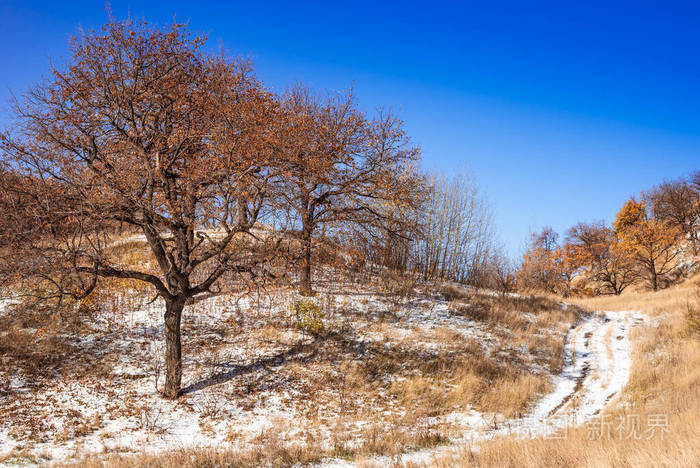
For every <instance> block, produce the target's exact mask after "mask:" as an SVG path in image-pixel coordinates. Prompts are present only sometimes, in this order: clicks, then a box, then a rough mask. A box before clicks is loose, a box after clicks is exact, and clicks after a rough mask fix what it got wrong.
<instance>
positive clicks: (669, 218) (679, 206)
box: [645, 175, 700, 255]
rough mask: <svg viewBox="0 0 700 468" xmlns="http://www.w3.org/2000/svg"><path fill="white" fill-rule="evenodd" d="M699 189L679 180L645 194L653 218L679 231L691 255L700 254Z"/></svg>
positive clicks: (659, 186) (664, 184)
mask: <svg viewBox="0 0 700 468" xmlns="http://www.w3.org/2000/svg"><path fill="white" fill-rule="evenodd" d="M696 177H697V175H696ZM698 180H699V181H700V178H698ZM699 188H700V187H697V186H695V185H693V183H692V181H690V180H686V179H679V180H674V181H671V182H664V183H662V184H660V185H657V186H656V187H654V188H653V189H651V190H650V191H648V192H647V193H645V198H646V199H647V200H648V204H649V206H650V207H651V211H652V214H653V216H654V218H656V219H658V220H659V221H662V222H666V223H669V224H671V225H673V226H675V227H676V228H677V229H679V230H680V231H681V232H682V233H683V235H684V236H685V239H686V240H687V242H688V244H689V246H690V250H691V252H692V253H693V255H698V254H699V253H700V190H699Z"/></svg>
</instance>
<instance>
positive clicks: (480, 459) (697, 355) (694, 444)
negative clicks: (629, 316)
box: [431, 281, 700, 467]
mask: <svg viewBox="0 0 700 468" xmlns="http://www.w3.org/2000/svg"><path fill="white" fill-rule="evenodd" d="M696 300H697V295H696V286H695V284H694V282H693V281H688V282H686V283H684V284H682V285H679V286H676V287H673V288H669V289H667V290H663V291H659V292H655V293H652V292H646V293H639V292H633V293H629V294H625V295H623V296H620V297H599V298H591V299H581V300H578V301H577V302H578V303H579V304H580V305H582V306H585V307H588V308H591V309H596V310H641V311H643V312H644V313H645V314H647V315H648V316H649V317H651V318H652V319H653V321H652V323H651V324H649V325H646V326H643V327H637V328H635V330H634V331H633V333H632V340H633V341H632V343H633V351H632V353H633V356H632V357H633V367H632V370H631V376H630V381H629V384H628V385H627V387H626V389H625V391H624V392H623V396H622V398H621V401H620V402H618V404H617V405H614V406H613V407H611V408H610V409H609V410H608V411H607V412H606V413H604V414H603V416H602V418H603V419H600V420H597V421H595V422H594V423H592V424H588V425H584V426H581V427H578V428H575V429H569V430H568V431H566V432H565V433H563V434H560V435H561V436H562V438H561V439H553V438H537V439H533V440H523V441H515V440H512V439H501V440H496V441H491V442H485V443H483V444H482V445H481V446H480V447H479V449H478V450H470V449H465V450H463V451H462V452H460V453H459V454H457V455H456V456H449V457H444V458H442V459H440V460H436V461H435V462H433V463H431V466H445V467H446V466H450V467H452V466H499V467H500V466H504V467H523V466H543V467H560V466H572V467H574V466H575V467H647V466H648V467H652V466H654V467H656V466H667V467H680V466H689V467H690V466H700V443H699V442H698V440H699V439H698V437H699V435H700V418H698V416H699V415H700V334H698V333H697V331H695V330H694V329H693V328H692V324H690V323H689V322H688V320H687V318H686V315H687V311H688V310H689V307H690V309H691V310H693V309H695V310H697V307H700V305H698V304H697V302H695V301H696ZM658 415H661V418H667V421H668V424H667V425H666V424H665V423H663V422H662V423H661V426H662V427H654V426H653V418H655V417H657V416H658ZM637 421H638V423H639V426H638V430H636V429H635V428H636V426H637ZM607 423H610V426H607ZM650 424H652V425H650ZM602 428H606V429H604V430H602V431H601V429H602ZM607 428H609V429H610V430H609V431H608V430H607ZM664 429H667V430H668V432H665V431H664ZM662 432H663V436H662ZM636 434H641V437H640V438H637V437H636V436H635V435H636Z"/></svg>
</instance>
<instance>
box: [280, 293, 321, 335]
mask: <svg viewBox="0 0 700 468" xmlns="http://www.w3.org/2000/svg"><path fill="white" fill-rule="evenodd" d="M289 308H290V310H291V311H292V312H293V313H294V318H295V320H296V328H297V330H301V331H304V332H306V333H309V334H311V335H320V334H321V333H323V330H324V328H325V327H324V324H323V319H324V314H323V309H322V308H321V306H319V305H318V304H316V303H315V302H313V301H309V300H300V301H296V302H294V303H292V304H291V305H290V306H289Z"/></svg>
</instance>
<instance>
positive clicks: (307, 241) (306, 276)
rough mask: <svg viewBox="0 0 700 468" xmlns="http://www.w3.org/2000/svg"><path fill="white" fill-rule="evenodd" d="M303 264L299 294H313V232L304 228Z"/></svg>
mask: <svg viewBox="0 0 700 468" xmlns="http://www.w3.org/2000/svg"><path fill="white" fill-rule="evenodd" d="M302 255H303V259H302V265H301V278H300V281H299V294H301V295H302V296H313V294H314V292H313V289H311V233H310V232H307V230H304V234H303V239H302Z"/></svg>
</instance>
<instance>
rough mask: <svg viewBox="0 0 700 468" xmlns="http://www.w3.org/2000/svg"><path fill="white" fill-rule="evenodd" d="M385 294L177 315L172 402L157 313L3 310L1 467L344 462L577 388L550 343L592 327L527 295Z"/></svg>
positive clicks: (565, 359)
mask: <svg viewBox="0 0 700 468" xmlns="http://www.w3.org/2000/svg"><path fill="white" fill-rule="evenodd" d="M393 286H394V287H393V288H392V287H391V285H387V284H386V283H384V285H383V286H382V283H381V282H380V279H379V278H363V279H362V280H361V283H360V284H355V285H348V284H338V283H333V282H328V283H327V284H326V286H324V287H323V288H322V289H321V292H319V294H318V295H317V296H316V297H315V298H314V299H312V300H309V299H302V298H299V297H298V296H297V295H296V293H294V292H291V291H289V290H286V289H274V290H266V291H261V292H260V293H258V294H251V295H248V296H246V297H243V298H235V297H231V296H216V297H210V298H208V299H205V300H202V301H198V302H197V303H195V304H191V305H189V306H187V307H186V313H185V317H184V326H183V348H184V349H185V350H186V358H185V359H184V382H185V387H184V390H183V394H184V396H183V397H182V398H181V399H180V400H178V401H168V400H163V399H162V398H161V396H160V394H159V390H160V389H162V383H163V364H162V349H161V347H162V334H163V324H162V319H161V317H162V314H163V306H162V304H160V303H159V302H158V301H156V302H154V303H150V304H149V303H147V302H146V301H149V300H150V298H149V297H147V296H144V295H141V294H139V293H138V291H133V290H130V289H126V286H125V285H124V284H121V283H116V284H115V285H114V286H113V288H112V289H111V291H110V293H107V294H104V295H102V296H101V298H100V300H99V301H85V302H84V303H83V304H81V305H80V307H79V308H77V309H78V310H77V311H76V313H75V314H72V315H71V314H67V315H65V316H61V317H46V316H41V315H39V314H37V315H32V314H31V313H27V314H25V315H18V313H16V312H15V313H12V314H9V313H8V311H9V310H10V309H11V308H12V306H11V305H10V304H7V305H5V312H4V313H3V315H2V316H0V327H1V328H0V329H1V330H2V331H1V332H0V333H1V334H2V349H0V352H1V353H2V355H3V356H4V357H3V358H2V359H3V361H4V363H5V365H3V366H2V370H1V371H0V382H2V384H3V385H2V393H1V394H0V395H1V396H0V405H1V406H2V410H3V414H4V415H5V416H6V417H5V418H3V421H2V423H1V425H0V440H1V441H2V447H3V455H2V456H3V460H4V463H5V464H12V463H27V462H30V463H42V462H51V463H54V462H65V461H69V460H75V459H80V458H81V457H84V456H87V455H90V454H99V455H100V456H102V457H104V456H111V455H114V454H121V455H123V454H132V453H140V452H141V451H143V452H147V453H150V454H158V453H161V454H162V453H168V452H171V451H173V450H176V449H187V450H191V449H197V450H200V449H206V448H208V447H216V448H217V450H227V451H232V452H235V453H237V454H238V455H236V456H240V457H242V459H248V458H247V457H254V458H252V459H251V460H256V461H255V462H254V463H253V462H251V463H253V464H255V463H257V462H262V461H272V460H275V459H276V457H278V456H280V454H284V455H283V457H284V459H285V460H288V461H289V462H291V461H293V460H295V459H297V458H298V461H310V460H316V461H318V460H321V459H329V458H338V457H340V458H344V459H349V460H353V459H354V460H357V459H360V458H363V457H367V456H373V455H375V454H379V455H394V454H399V453H402V452H411V451H414V450H416V449H420V448H426V447H432V446H437V445H447V444H452V443H455V442H457V441H460V440H463V439H464V438H465V436H467V435H470V434H476V433H482V432H483V433H490V431H491V430H492V429H493V428H499V430H501V428H502V427H505V425H506V422H507V421H511V420H513V418H515V419H518V418H521V417H522V416H524V415H526V414H528V413H530V412H531V411H533V409H534V414H535V415H540V416H541V415H545V414H544V413H548V411H545V412H544V413H543V410H542V408H543V407H554V406H557V405H558V403H557V401H556V400H557V399H558V398H559V399H560V398H562V397H563V396H564V394H565V393H566V390H565V389H562V388H561V387H562V384H563V383H566V382H563V381H567V382H568V381H569V380H570V377H573V376H574V374H575V373H577V372H578V373H580V372H581V368H580V363H576V364H573V363H572V362H571V356H572V354H571V353H572V352H574V351H575V352H578V349H576V350H574V348H572V346H573V345H567V349H566V351H565V350H564V340H565V337H566V336H567V333H568V334H569V336H576V337H578V339H579V340H580V339H581V337H582V336H584V335H586V333H587V332H586V330H589V329H590V330H594V329H596V330H597V328H596V326H595V325H594V324H599V323H602V322H601V320H600V319H599V318H592V317H589V316H587V315H584V314H582V312H581V310H580V309H578V308H576V307H572V306H570V307H563V306H562V304H561V303H558V302H556V301H553V300H551V299H547V298H543V297H536V296H518V295H496V294H494V293H491V292H489V291H479V290H475V289H469V288H463V287H456V286H450V285H439V284H427V283H423V284H422V283H417V282H415V283H414V282H411V283H410V284H404V283H401V282H396V283H394V285H393ZM295 304H296V307H297V309H298V310H297V311H294V310H293V308H294V306H295ZM315 306H317V308H316V307H315ZM570 328H571V329H572V331H569V329H570ZM598 338H600V339H602V338H603V336H601V337H596V338H595V339H598ZM595 339H594V341H595ZM575 366H578V367H576V368H574V367H575ZM562 370H563V373H562ZM567 376H568V377H567ZM550 392H554V393H553V394H552V395H553V396H551V395H550V397H549V398H550V399H549V400H544V402H542V401H541V402H540V403H539V404H538V405H536V402H537V401H538V399H539V398H541V397H542V395H545V394H548V393H550ZM543 405H544V406H543ZM546 415H547V416H549V414H546ZM255 457H260V458H255Z"/></svg>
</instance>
